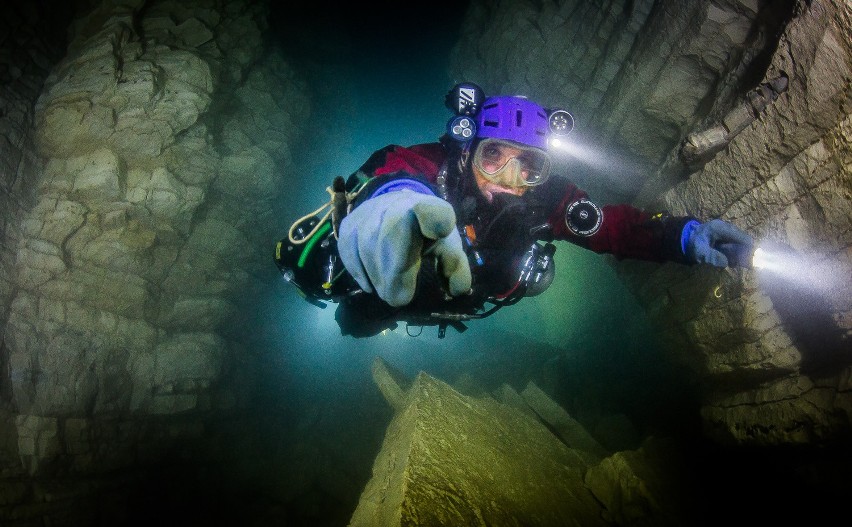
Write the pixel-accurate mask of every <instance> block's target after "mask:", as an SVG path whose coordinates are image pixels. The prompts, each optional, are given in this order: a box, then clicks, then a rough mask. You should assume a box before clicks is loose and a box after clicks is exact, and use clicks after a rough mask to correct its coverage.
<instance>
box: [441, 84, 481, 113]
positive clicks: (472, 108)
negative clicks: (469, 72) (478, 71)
mask: <svg viewBox="0 0 852 527" xmlns="http://www.w3.org/2000/svg"><path fill="white" fill-rule="evenodd" d="M483 101H485V92H484V91H483V90H482V88H480V87H479V86H477V85H476V84H474V83H472V82H462V83H459V84H456V85H455V86H453V88H452V89H451V90H450V91H449V93H447V97H446V98H445V99H444V104H446V106H447V108H449V109H450V110H451V111H452V112H453V113H454V114H456V115H467V116H468V117H472V116H474V115H476V114H478V113H479V109H480V108H482V103H483Z"/></svg>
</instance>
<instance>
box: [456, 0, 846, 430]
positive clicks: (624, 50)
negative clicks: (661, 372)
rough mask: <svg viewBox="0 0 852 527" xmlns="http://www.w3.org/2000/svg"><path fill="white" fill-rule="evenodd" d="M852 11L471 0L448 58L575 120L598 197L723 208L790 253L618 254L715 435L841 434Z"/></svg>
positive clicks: (836, 4) (716, 213)
mask: <svg viewBox="0 0 852 527" xmlns="http://www.w3.org/2000/svg"><path fill="white" fill-rule="evenodd" d="M850 12H852V8H850V6H849V3H848V2H842V1H839V0H834V1H820V2H813V3H793V2H790V3H782V4H778V3H771V4H770V3H759V2H747V1H725V2H695V3H689V4H688V5H687V4H683V3H676V2H603V3H594V4H589V3H583V2H571V1H564V2H556V3H550V4H547V5H544V6H541V7H539V6H536V5H534V4H531V3H521V4H520V5H518V4H513V5H512V6H509V5H508V4H507V5H502V4H501V5H500V6H490V5H485V3H480V2H474V3H473V5H472V7H471V10H470V13H469V16H468V18H467V20H466V22H465V25H464V27H465V32H464V35H463V38H462V40H461V42H460V43H459V45H458V46H457V48H456V50H455V53H454V63H453V68H452V69H453V74H454V77H456V78H460V79H470V80H475V81H477V82H480V83H481V84H482V85H483V87H484V88H485V89H486V92H487V93H495V92H500V93H522V94H526V95H529V96H531V97H533V98H534V99H536V100H539V101H542V102H544V103H545V104H549V105H552V106H564V107H567V108H569V109H570V110H572V111H573V112H574V113H575V118H576V121H577V129H576V130H575V139H576V142H577V144H578V145H579V146H580V147H584V146H585V147H592V148H586V150H585V151H583V150H582V149H580V150H578V152H577V153H575V155H574V157H575V159H573V160H571V161H569V162H567V164H566V168H567V170H568V171H569V173H570V175H571V176H572V177H573V178H574V179H575V180H576V181H577V182H578V183H579V184H580V186H581V187H585V188H586V189H587V190H589V191H591V194H592V197H593V198H594V199H599V200H601V201H604V202H612V201H621V200H633V202H634V203H635V204H636V205H638V206H642V207H644V208H648V209H650V210H668V211H669V212H671V213H673V214H678V215H687V214H689V215H695V216H697V217H699V218H700V219H702V220H707V219H710V218H715V217H721V218H723V219H726V220H729V221H732V222H734V223H735V224H737V225H739V226H740V227H742V228H743V229H745V230H746V231H748V232H749V233H750V234H752V235H753V236H754V237H755V238H756V239H758V240H759V241H761V242H764V243H765V244H766V245H767V246H770V245H772V242H775V244H776V246H777V245H778V244H781V245H782V246H788V247H789V248H791V249H792V250H793V251H794V252H795V253H798V254H799V255H801V257H800V258H798V259H794V260H788V261H787V262H786V263H785V265H786V266H787V271H788V273H787V276H786V277H780V276H779V275H777V274H776V275H773V274H771V273H769V272H766V271H754V270H742V269H737V270H718V269H709V268H704V267H685V266H681V265H676V264H663V265H659V264H656V263H654V264H649V263H643V262H627V261H623V262H613V263H614V264H615V266H616V268H617V270H618V271H619V273H620V274H621V275H622V276H623V277H624V279H625V280H626V282H627V283H628V284H629V286H630V288H631V289H632V290H633V291H634V292H635V294H636V296H637V298H638V299H639V300H640V301H641V303H642V304H643V305H644V306H645V308H646V309H647V311H648V313H649V314H650V315H651V318H652V319H653V320H654V322H655V325H656V326H657V328H658V333H659V335H660V339H661V341H662V344H663V346H664V347H665V349H666V350H667V353H668V355H669V356H670V357H671V360H672V361H674V362H677V363H681V364H686V365H688V366H689V367H690V369H691V370H692V371H693V372H695V376H696V381H697V382H699V383H700V385H701V386H704V387H707V390H706V393H705V397H706V406H705V407H704V409H703V411H702V415H703V418H704V420H705V424H706V427H707V430H708V433H709V434H710V435H711V436H712V437H714V438H715V439H716V440H717V441H721V442H724V443H729V442H733V443H747V444H758V445H789V444H803V443H809V442H813V441H816V442H823V441H827V442H832V441H836V440H838V439H839V438H841V437H844V436H845V435H846V434H848V433H849V431H850V417H852V416H850V414H849V408H850V406H852V404H851V403H850V391H849V385H848V378H849V364H850V359H849V358H848V356H847V355H848V354H847V352H846V351H845V350H847V349H848V348H849V334H850V330H852V323H850V320H852V317H850V312H852V279H850V278H849V277H850V276H852V252H850V251H852V250H850V245H852V238H850V232H852V229H850V226H852V217H850V213H849V211H850V210H852V203H850V201H852V194H850V192H852V190H850V189H852V176H851V175H850V168H849V167H850V108H851V107H852V104H850V103H852V101H850V97H852V95H850V85H852V47H850V45H849V42H852V14H850ZM495 27H497V28H500V31H493V30H492V29H493V28H495ZM483 28H489V30H488V31H485V30H484V29H483ZM615 28H618V29H619V30H618V31H616V30H614V29H615ZM522 37H523V38H522ZM602 50H606V51H605V52H603V51H602ZM474 59H475V60H474ZM782 77H787V78H788V80H789V82H788V84H787V83H785V90H784V91H783V93H782V94H781V95H780V96H778V97H777V98H775V99H773V100H772V101H770V104H769V105H768V106H767V107H766V108H764V109H762V110H761V111H760V112H759V114H758V115H753V114H749V113H745V114H743V115H745V116H746V117H747V119H744V120H742V123H741V124H742V126H741V127H740V128H738V129H737V133H736V134H733V135H732V137H729V138H727V140H729V141H730V144H727V143H726V144H723V145H721V146H722V147H724V148H723V149H722V150H721V151H720V152H718V153H717V154H716V155H715V157H711V158H710V159H709V161H708V160H707V159H705V160H703V161H702V163H701V164H700V166H697V167H696V166H694V165H689V164H687V163H685V162H684V159H683V158H682V155H681V154H682V152H681V151H680V147H681V143H682V141H683V140H684V139H685V138H686V136H687V135H688V134H690V133H693V132H702V131H704V130H707V129H710V128H711V127H713V126H717V125H718V124H719V123H725V119H726V118H728V116H730V115H735V114H736V115H739V114H737V111H738V108H740V107H741V106H743V107H744V105H747V104H748V100H747V92H748V91H749V90H752V89H753V88H755V87H756V86H757V85H758V84H759V83H762V82H771V81H774V80H775V79H779V78H782ZM744 108H745V107H744ZM748 111H751V110H748ZM740 113H742V112H740ZM624 153H629V154H630V156H632V158H633V160H634V161H637V163H632V164H631V163H627V164H624V163H622V161H624V160H625V157H623V156H622V154H624ZM587 154H589V155H587ZM591 154H595V155H594V156H592V155H591ZM595 159H596V160H597V161H599V162H600V164H599V165H598V166H597V167H594V166H592V165H593V161H595ZM589 166H592V172H593V173H594V177H595V178H596V179H595V180H592V179H588V178H587V176H588V173H587V169H586V168H584V167H589ZM630 167H632V168H636V167H640V168H641V170H639V171H636V172H632V171H631V170H632V168H630ZM625 168H627V170H625ZM634 198H635V199H634ZM785 250H786V251H789V249H785Z"/></svg>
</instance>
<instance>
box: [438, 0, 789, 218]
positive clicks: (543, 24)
mask: <svg viewBox="0 0 852 527" xmlns="http://www.w3.org/2000/svg"><path fill="white" fill-rule="evenodd" d="M791 8H792V7H791V5H790V2H781V3H778V2H775V3H770V2H760V1H757V0H723V1H717V2H710V1H701V2H675V1H669V0H662V1H655V0H639V1H624V0H600V1H595V2H582V1H577V0H560V1H555V2H533V1H526V0H521V1H506V2H472V5H471V7H470V9H469V10H468V13H467V15H466V17H465V22H464V25H463V28H462V36H461V39H460V41H459V44H458V45H457V46H456V48H455V49H454V51H453V56H452V63H451V73H452V76H453V77H454V78H456V79H457V80H470V81H474V82H477V83H479V84H480V85H481V86H482V87H483V89H484V90H485V92H486V94H492V95H493V94H505V95H514V94H521V95H527V96H529V97H530V98H532V99H533V100H535V101H538V102H539V103H541V104H542V105H544V106H546V107H550V108H553V107H561V108H565V109H567V110H569V111H570V112H571V113H572V114H573V115H574V118H575V121H576V128H575V131H574V132H573V140H574V141H575V142H576V143H578V144H580V145H584V146H587V147H588V148H589V149H590V150H592V154H591V156H592V157H594V158H595V159H594V160H593V161H592V162H586V163H576V162H572V161H571V160H565V159H560V158H559V157H557V161H560V160H562V161H565V162H566V163H567V166H566V167H564V170H567V171H570V173H571V176H572V178H573V179H575V180H576V181H577V183H578V184H579V185H580V186H581V187H582V188H585V189H586V190H587V191H589V192H590V194H591V195H592V196H593V197H596V198H597V199H599V200H601V201H607V202H617V201H630V200H632V199H633V198H634V197H635V195H636V193H637V192H638V191H639V190H640V189H641V188H642V186H643V185H644V184H645V181H646V179H647V176H648V174H649V173H651V172H653V171H654V170H655V169H656V168H657V167H658V166H659V164H660V163H662V162H663V161H664V160H665V159H666V156H667V155H668V153H669V151H670V150H671V149H672V148H673V147H674V146H675V145H676V144H677V143H678V142H680V140H681V139H682V137H683V136H684V135H685V133H686V132H688V131H690V130H691V129H692V128H693V127H694V126H695V125H696V123H699V122H701V120H702V119H703V118H704V117H705V116H706V115H707V114H708V112H709V111H710V109H711V107H712V105H713V103H714V102H717V101H720V100H721V101H725V100H729V99H730V98H731V96H732V94H736V93H738V92H742V91H744V89H747V88H748V89H750V88H751V86H748V84H749V83H751V82H756V81H757V80H758V79H760V77H761V76H762V71H763V69H764V68H765V58H764V57H765V55H766V53H767V49H771V48H772V47H773V46H774V44H775V40H774V39H773V37H775V36H777V33H778V30H779V26H780V25H781V24H782V23H783V20H784V18H785V16H787V15H788V14H789V12H790V10H791ZM755 77H756V78H755Z"/></svg>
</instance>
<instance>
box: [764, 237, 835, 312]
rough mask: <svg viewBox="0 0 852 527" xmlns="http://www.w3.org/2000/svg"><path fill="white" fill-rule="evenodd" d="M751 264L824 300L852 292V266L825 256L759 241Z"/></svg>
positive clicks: (775, 278)
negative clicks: (851, 267) (803, 252)
mask: <svg viewBox="0 0 852 527" xmlns="http://www.w3.org/2000/svg"><path fill="white" fill-rule="evenodd" d="M751 264H752V267H753V268H754V269H756V270H757V272H758V274H759V275H761V276H764V277H768V278H772V279H774V280H776V281H777V280H781V281H784V282H787V283H789V284H790V285H791V286H795V287H796V288H799V289H805V290H808V291H810V292H811V293H814V294H818V295H820V296H822V297H823V298H825V299H826V300H841V299H842V298H843V297H844V296H845V297H846V298H849V295H850V294H852V269H850V268H849V266H848V265H844V264H843V262H841V261H839V260H836V259H832V258H829V257H826V256H824V255H813V254H802V253H798V252H795V251H793V250H791V249H789V248H785V247H779V246H775V245H773V244H772V243H771V242H770V243H767V242H762V243H759V244H758V247H757V248H756V249H755V251H754V255H753V257H752V262H751Z"/></svg>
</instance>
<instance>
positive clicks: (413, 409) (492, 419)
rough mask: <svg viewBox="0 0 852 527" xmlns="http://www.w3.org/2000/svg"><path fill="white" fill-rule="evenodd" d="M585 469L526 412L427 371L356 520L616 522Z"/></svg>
mask: <svg viewBox="0 0 852 527" xmlns="http://www.w3.org/2000/svg"><path fill="white" fill-rule="evenodd" d="M584 468H585V462H584V461H583V460H582V459H581V457H580V456H579V455H578V452H577V451H575V450H572V449H570V448H568V447H566V446H565V445H564V444H563V443H561V442H560V441H559V440H558V439H557V438H556V437H555V436H554V435H553V434H551V433H550V431H548V430H547V428H546V427H545V426H544V425H542V424H541V423H540V422H538V421H536V420H535V419H532V418H530V417H529V416H528V415H526V414H524V413H523V412H520V411H519V410H516V409H514V408H511V407H508V406H506V405H503V404H500V403H498V402H497V401H495V400H493V399H490V398H483V399H475V398H471V397H466V396H464V395H461V394H460V393H458V392H456V391H455V390H453V389H452V388H451V387H450V386H449V385H447V384H445V383H443V382H441V381H439V380H437V379H434V378H432V377H430V376H428V375H426V374H425V373H420V374H419V375H418V376H417V377H416V378H415V380H414V383H413V384H412V386H411V388H410V389H409V390H408V392H407V397H406V400H405V405H404V406H402V407H401V408H400V410H399V411H398V412H397V414H396V415H395V417H394V419H393V421H392V422H391V424H390V426H389V428H388V430H387V433H386V436H385V440H384V444H383V445H382V450H381V452H380V453H379V455H378V457H377V459H376V462H375V465H374V467H373V478H372V479H371V480H370V482H369V483H368V484H367V486H366V488H365V489H364V492H363V493H362V495H361V500H360V502H359V504H358V507H357V508H356V510H355V512H354V514H353V516H352V519H351V521H350V526H352V527H357V526H371V527H373V526H377V525H412V524H415V525H494V526H497V525H583V526H593V525H606V523H605V522H603V521H602V520H601V514H602V510H601V506H600V504H599V503H598V502H597V501H596V500H595V499H594V497H593V496H592V494H591V492H590V491H589V490H588V489H587V488H586V487H585V484H584V483H583V470H584Z"/></svg>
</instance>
